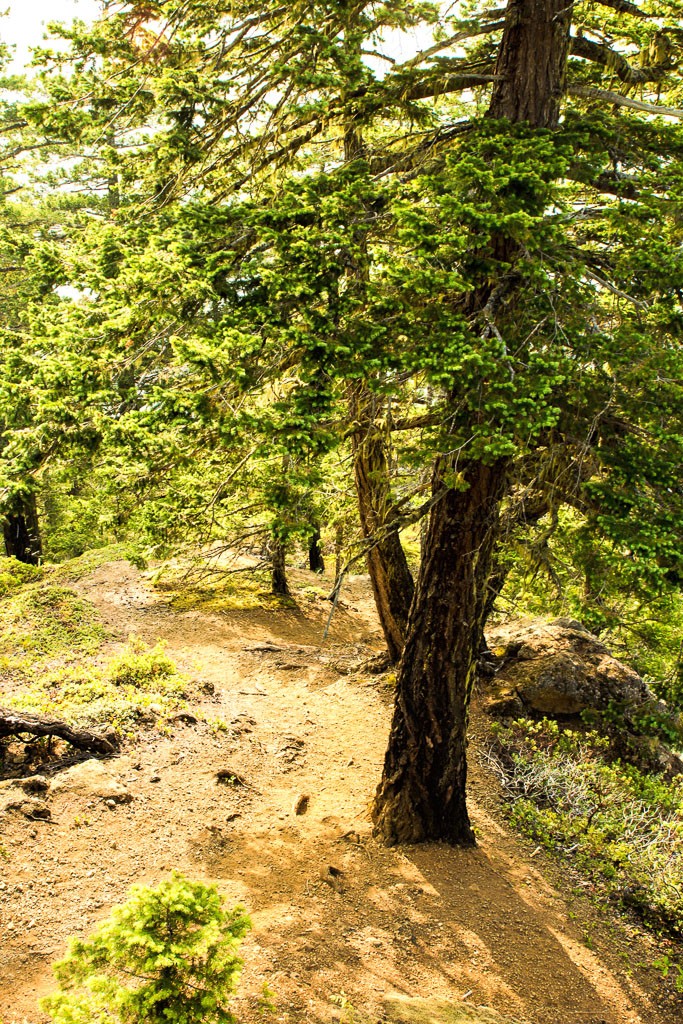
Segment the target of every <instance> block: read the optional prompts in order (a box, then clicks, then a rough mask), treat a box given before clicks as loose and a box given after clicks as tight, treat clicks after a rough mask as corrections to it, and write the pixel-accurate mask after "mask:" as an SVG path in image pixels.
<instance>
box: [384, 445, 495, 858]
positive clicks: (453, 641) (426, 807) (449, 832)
mask: <svg viewBox="0 0 683 1024" xmlns="http://www.w3.org/2000/svg"><path fill="white" fill-rule="evenodd" d="M448 463H449V460H442V461H440V462H439V463H437V466H436V469H435V471H434V481H433V485H432V487H433V492H434V495H435V496H436V495H438V494H439V493H440V492H442V491H443V487H444V484H443V474H444V472H445V471H447V470H448V469H449V468H450V467H449V464H448ZM506 469H507V464H506V462H505V461H503V460H501V461H499V462H495V463H494V464H493V465H491V466H485V465H483V464H482V463H481V462H472V463H470V464H469V466H468V467H467V470H466V473H465V478H466V481H467V484H468V485H469V486H468V489H467V490H466V491H460V490H458V491H456V490H452V489H449V490H447V491H445V493H444V494H443V496H442V497H441V498H439V500H438V501H437V502H436V503H435V505H434V507H433V508H432V512H431V515H430V520H429V527H428V532H427V544H426V548H425V554H424V556H423V560H422V565H421V567H420V575H419V578H418V583H417V591H416V594H415V600H414V602H413V607H412V611H411V614H410V621H409V624H408V639H407V641H406V648H405V652H404V654H403V658H402V660H401V665H400V668H399V677H398V681H397V697H396V709H395V712H394V719H393V724H392V728H391V736H390V738H389V749H388V750H387V755H386V761H385V764H384V776H383V779H382V782H381V784H380V787H379V790H378V793H377V800H376V804H375V813H374V820H375V827H376V830H377V832H378V833H379V834H381V835H382V836H383V838H384V839H385V840H386V841H387V842H389V843H397V842H398V843H419V842H421V841H422V840H424V839H446V840H448V841H449V842H452V843H460V844H467V843H471V842H473V835H472V830H471V828H470V824H469V819H468V816H467V808H466V806H465V781H466V777H467V767H466V761H465V733H466V727H467V708H468V704H469V697H470V690H471V683H472V678H473V673H474V668H475V663H476V657H477V655H478V653H479V645H480V639H481V634H482V629H483V614H484V608H485V605H486V592H487V591H486V588H487V584H488V579H489V575H490V572H491V556H492V553H493V545H494V542H495V538H496V525H497V521H498V509H499V506H500V501H501V498H502V495H503V492H504V489H505V481H506ZM463 598H465V599H466V600H467V603H466V604H465V603H464V601H463Z"/></svg>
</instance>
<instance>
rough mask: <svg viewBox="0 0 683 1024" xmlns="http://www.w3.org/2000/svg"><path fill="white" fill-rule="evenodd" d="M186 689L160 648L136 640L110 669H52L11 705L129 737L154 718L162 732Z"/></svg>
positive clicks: (181, 705)
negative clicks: (165, 721) (143, 723)
mask: <svg viewBox="0 0 683 1024" xmlns="http://www.w3.org/2000/svg"><path fill="white" fill-rule="evenodd" d="M187 687H188V681H187V679H186V678H185V677H184V676H182V675H180V674H179V673H178V671H177V668H176V665H175V663H174V662H173V661H172V660H171V658H169V657H168V655H167V654H166V653H165V652H164V649H163V647H162V646H161V644H157V645H156V646H155V647H151V648H150V647H147V646H146V645H145V644H144V643H143V641H142V640H140V639H139V638H138V637H131V638H130V639H129V641H128V644H127V646H126V647H125V648H124V649H123V651H121V653H120V654H118V655H116V656H115V657H114V658H112V660H111V661H110V662H109V664H107V665H105V666H101V665H99V664H80V665H75V666H72V665H68V666H66V667H63V668H58V669H50V670H48V671H45V672H43V673H42V674H39V675H38V676H37V678H35V680H34V682H33V683H31V685H30V686H29V687H28V688H27V689H25V690H24V691H23V692H22V693H21V694H19V695H17V696H14V697H11V698H9V701H8V703H9V704H10V705H11V706H12V707H15V708H17V709H19V710H23V711H32V712H35V713H37V714H47V715H56V716H58V717H60V718H64V719H66V721H68V722H70V723H72V724H74V725H81V726H98V725H104V724H107V725H111V726H113V727H114V728H115V729H117V730H118V731H119V732H121V733H123V734H124V735H128V734H132V733H134V731H135V729H136V728H137V727H138V725H139V724H140V722H142V721H145V720H148V719H150V717H151V718H152V721H153V720H154V718H158V720H159V722H160V723H162V727H163V723H164V720H165V718H166V716H168V715H170V714H172V713H175V712H178V711H180V710H183V709H184V708H185V707H186V700H185V698H186V690H187Z"/></svg>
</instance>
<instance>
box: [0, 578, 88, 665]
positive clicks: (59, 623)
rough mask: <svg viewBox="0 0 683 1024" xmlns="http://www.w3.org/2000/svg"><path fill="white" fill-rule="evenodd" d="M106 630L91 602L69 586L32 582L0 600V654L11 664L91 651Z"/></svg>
mask: <svg viewBox="0 0 683 1024" xmlns="http://www.w3.org/2000/svg"><path fill="white" fill-rule="evenodd" d="M105 639H106V632H105V630H104V628H103V626H102V624H101V622H100V619H99V617H98V615H97V612H96V611H95V608H94V607H93V605H92V604H91V603H90V602H89V601H86V600H84V599H83V598H81V597H78V595H77V594H75V593H74V592H73V590H69V589H67V588H66V587H60V586H55V585H54V584H51V583H42V582H38V583H32V584H29V585H28V586H24V587H23V588H22V589H21V590H19V591H18V592H17V593H15V594H11V595H9V596H7V597H6V598H5V599H4V600H3V601H1V602H0V658H3V659H4V660H5V665H6V666H8V665H9V667H11V666H12V662H13V661H15V660H16V659H17V658H18V657H19V658H22V659H23V661H24V664H25V665H28V664H32V663H33V662H34V661H36V660H41V659H45V658H53V657H57V656H60V655H65V654H71V653H73V654H91V653H94V652H95V651H96V650H97V649H98V648H99V646H100V644H101V643H102V642H103V640H105Z"/></svg>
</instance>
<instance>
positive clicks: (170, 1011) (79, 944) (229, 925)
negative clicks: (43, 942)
mask: <svg viewBox="0 0 683 1024" xmlns="http://www.w3.org/2000/svg"><path fill="white" fill-rule="evenodd" d="M223 904H224V900H223V897H222V896H220V895H219V893H218V892H217V890H216V888H215V887H214V886H207V885H203V884H202V883H199V882H191V881H189V880H188V879H187V878H184V877H183V876H182V875H181V874H179V873H177V872H173V874H172V875H171V877H170V879H169V880H167V881H164V882H162V883H161V884H160V885H158V886H157V887H156V888H155V889H152V888H147V887H145V886H141V885H136V886H133V888H132V889H131V891H130V896H129V898H128V900H127V901H126V903H124V904H123V905H122V906H119V907H115V908H114V910H113V912H112V914H111V917H110V918H109V919H108V920H107V921H105V922H104V923H103V924H102V925H100V927H99V928H98V929H97V931H96V932H94V934H93V935H91V936H90V938H89V939H86V940H85V941H81V940H78V939H72V940H71V944H70V947H69V951H68V954H67V956H66V957H65V958H64V959H63V960H61V961H60V962H59V963H57V964H55V966H54V972H55V975H56V978H57V981H58V982H59V990H58V991H57V992H55V993H54V994H53V995H50V996H48V997H47V998H45V999H42V1000H41V1008H42V1009H43V1010H44V1011H45V1012H46V1013H48V1014H49V1016H50V1018H51V1019H52V1020H53V1021H54V1022H55V1024H104V1022H105V1021H107V1022H110V1024H233V1022H234V1020H235V1018H234V1016H233V1014H232V1013H231V1012H230V1010H229V1008H228V1000H229V997H230V996H231V994H232V993H233V992H234V991H235V988H236V987H237V982H238V980H239V975H240V970H241V968H242V960H241V959H240V957H239V955H238V953H237V949H238V947H239V945H240V943H241V942H242V940H243V939H244V936H245V935H246V933H247V931H248V930H249V928H250V927H251V922H250V921H249V918H248V917H247V915H246V913H245V911H244V909H243V908H242V907H239V906H237V907H235V908H234V909H233V910H225V909H224V906H223Z"/></svg>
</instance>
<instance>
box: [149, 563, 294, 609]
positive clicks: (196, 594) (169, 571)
mask: <svg viewBox="0 0 683 1024" xmlns="http://www.w3.org/2000/svg"><path fill="white" fill-rule="evenodd" d="M266 576H267V574H265V573H263V572H259V571H256V572H251V571H250V572H238V573H230V572H209V573H207V572H201V571H198V572H193V571H192V569H190V570H188V569H187V568H184V567H166V568H164V569H163V570H162V572H161V573H160V574H159V575H158V576H157V578H156V579H155V580H154V587H155V588H156V589H157V590H160V591H162V592H164V593H165V594H166V595H167V596H168V598H169V600H170V603H171V604H172V605H173V607H174V608H176V609H178V611H191V610H193V609H195V608H201V609H202V611H209V612H211V611H213V612H221V611H228V610H230V611H253V610H254V609H257V608H293V607H296V604H295V602H294V601H293V600H292V598H290V597H278V596H276V595H274V594H271V593H270V589H269V587H270V581H269V580H268V579H267V578H266Z"/></svg>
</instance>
